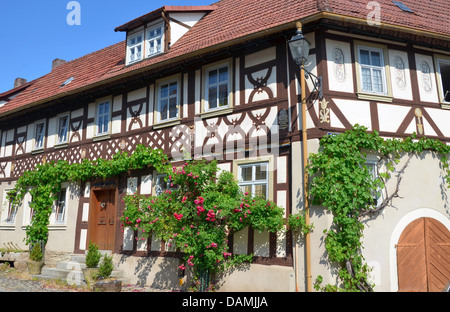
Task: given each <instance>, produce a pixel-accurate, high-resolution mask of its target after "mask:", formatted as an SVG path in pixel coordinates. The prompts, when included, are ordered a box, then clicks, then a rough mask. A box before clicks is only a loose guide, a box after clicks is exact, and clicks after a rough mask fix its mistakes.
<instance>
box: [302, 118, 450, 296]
mask: <svg viewBox="0 0 450 312" xmlns="http://www.w3.org/2000/svg"><path fill="white" fill-rule="evenodd" d="M424 151H433V152H435V153H436V154H437V155H439V157H440V159H441V164H442V168H443V169H444V170H445V171H446V173H447V174H446V176H445V178H446V180H447V183H448V184H449V183H450V174H449V173H450V172H449V165H448V162H447V155H448V154H449V153H450V146H448V145H446V144H444V143H442V142H440V141H438V140H435V139H429V138H425V137H421V138H419V139H418V138H417V136H416V135H415V134H414V135H412V136H411V137H407V138H405V139H383V138H381V137H380V136H379V134H378V132H377V131H372V132H369V131H367V128H365V127H362V126H359V125H355V126H354V127H353V129H352V130H349V131H346V132H345V133H342V134H336V135H326V136H324V137H323V138H322V139H321V140H320V148H319V152H318V153H316V154H311V155H310V163H309V164H308V172H309V174H310V176H311V184H310V197H311V202H312V204H313V205H320V206H323V207H325V208H326V209H327V210H329V211H330V212H331V213H332V214H333V226H331V228H330V229H329V230H325V231H324V233H325V234H326V238H325V248H326V250H327V252H328V257H329V259H330V261H331V262H335V263H337V264H339V267H340V269H339V274H338V276H339V280H340V281H341V285H340V286H341V287H337V286H335V285H326V286H325V287H321V286H320V285H321V282H322V277H321V276H319V277H318V278H317V281H316V285H315V288H316V289H317V290H325V291H338V290H346V291H372V290H373V285H370V283H369V282H368V280H369V279H368V273H369V267H368V266H367V264H365V263H364V258H363V256H362V253H361V249H362V248H363V246H362V236H363V230H364V225H363V223H362V219H363V216H364V215H366V214H367V213H370V212H371V211H372V212H375V211H378V210H377V208H378V207H376V206H375V205H374V201H373V196H374V194H375V193H376V192H377V191H379V190H381V189H382V188H384V186H385V183H386V181H387V180H388V179H389V178H390V177H391V174H392V172H394V166H395V164H397V163H398V162H399V161H400V158H401V156H402V155H405V154H420V153H422V152H424ZM368 154H374V155H377V156H379V157H380V159H381V160H382V161H383V163H384V164H385V165H386V168H387V169H388V170H387V172H384V173H380V175H379V177H377V178H374V177H372V176H371V174H370V173H369V170H368V168H367V166H366V165H365V164H366V161H367V155H368Z"/></svg>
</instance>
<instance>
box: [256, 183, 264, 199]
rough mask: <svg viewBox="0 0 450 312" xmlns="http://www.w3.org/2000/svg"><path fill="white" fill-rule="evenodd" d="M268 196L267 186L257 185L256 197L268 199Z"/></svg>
mask: <svg viewBox="0 0 450 312" xmlns="http://www.w3.org/2000/svg"><path fill="white" fill-rule="evenodd" d="M266 194H267V185H266V184H257V185H255V197H257V196H259V197H262V198H266Z"/></svg>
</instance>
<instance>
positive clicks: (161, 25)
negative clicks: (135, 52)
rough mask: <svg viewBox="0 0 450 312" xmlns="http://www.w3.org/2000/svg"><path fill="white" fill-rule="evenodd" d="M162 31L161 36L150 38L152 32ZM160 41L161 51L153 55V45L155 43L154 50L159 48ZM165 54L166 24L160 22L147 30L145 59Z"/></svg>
mask: <svg viewBox="0 0 450 312" xmlns="http://www.w3.org/2000/svg"><path fill="white" fill-rule="evenodd" d="M158 29H161V34H160V35H159V36H154V37H150V32H151V31H156V30H158ZM158 40H160V50H159V51H157V50H156V51H155V52H153V53H151V51H150V49H151V45H152V43H153V46H154V48H155V49H156V47H157V42H158ZM163 52H164V23H161V22H159V23H158V24H155V25H152V26H150V27H148V28H147V29H146V30H145V57H152V56H155V55H158V54H161V53H163Z"/></svg>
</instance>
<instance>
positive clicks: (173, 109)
mask: <svg viewBox="0 0 450 312" xmlns="http://www.w3.org/2000/svg"><path fill="white" fill-rule="evenodd" d="M177 115H178V109H177V98H176V97H173V98H170V100H169V118H175V117H177Z"/></svg>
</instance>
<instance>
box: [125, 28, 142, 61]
mask: <svg viewBox="0 0 450 312" xmlns="http://www.w3.org/2000/svg"><path fill="white" fill-rule="evenodd" d="M143 39H144V38H143V34H142V33H139V34H136V35H132V36H130V37H129V38H128V64H131V63H134V62H138V61H140V60H141V59H142V50H143V43H144V40H143Z"/></svg>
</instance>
